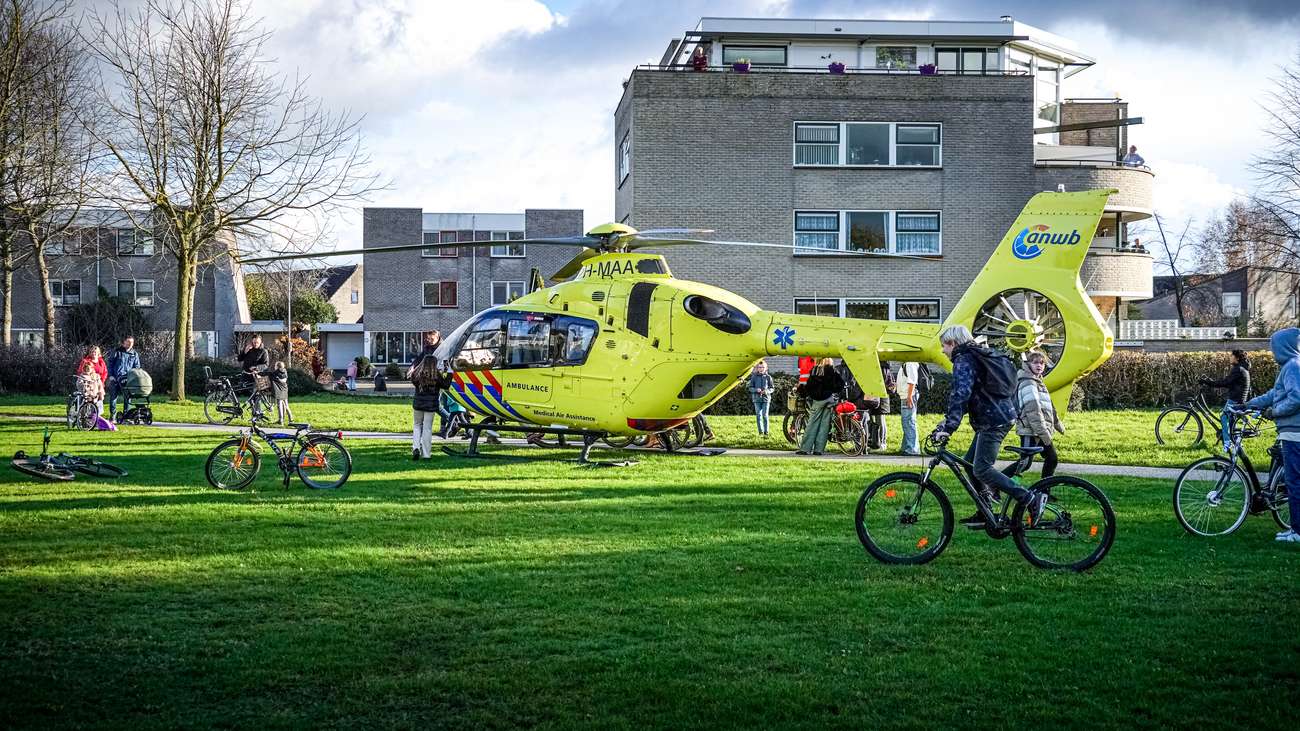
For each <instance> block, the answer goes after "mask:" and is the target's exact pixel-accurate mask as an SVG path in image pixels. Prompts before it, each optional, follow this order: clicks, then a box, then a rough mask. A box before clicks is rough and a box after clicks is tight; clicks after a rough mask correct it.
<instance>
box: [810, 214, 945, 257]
mask: <svg viewBox="0 0 1300 731" xmlns="http://www.w3.org/2000/svg"><path fill="white" fill-rule="evenodd" d="M841 220H842V221H844V225H843V226H840V221H841ZM940 220H941V217H940V215H939V212H938V211H795V212H794V246H795V253H796V254H817V253H819V252H824V251H849V252H860V253H864V254H905V255H912V256H937V255H939V254H942V253H943V233H942V230H941V227H940Z"/></svg>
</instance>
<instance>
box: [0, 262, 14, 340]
mask: <svg viewBox="0 0 1300 731" xmlns="http://www.w3.org/2000/svg"><path fill="white" fill-rule="evenodd" d="M0 269H3V270H4V288H5V294H4V303H3V305H0V319H3V323H0V329H3V330H4V334H3V338H4V346H5V347H6V348H8V347H9V346H11V345H13V344H14V269H13V267H11V266H9V258H8V257H5V260H4V261H3V262H0Z"/></svg>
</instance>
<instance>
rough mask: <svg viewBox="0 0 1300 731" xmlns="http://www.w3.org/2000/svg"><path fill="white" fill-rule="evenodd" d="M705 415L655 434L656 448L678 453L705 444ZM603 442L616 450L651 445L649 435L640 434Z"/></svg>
mask: <svg viewBox="0 0 1300 731" xmlns="http://www.w3.org/2000/svg"><path fill="white" fill-rule="evenodd" d="M703 418H704V415H703V414H698V415H696V416H695V418H693V419H691V420H690V421H687V422H685V423H682V424H679V425H677V426H675V427H673V428H672V429H668V430H666V431H661V432H655V437H656V438H657V443H656V446H658V447H659V448H661V449H663V450H664V451H665V452H676V451H678V450H681V449H694V448H695V447H698V446H700V445H701V444H703V443H704V422H703ZM601 441H603V442H605V444H608V445H609V446H611V447H613V448H615V449H627V448H628V447H644V446H646V445H647V444H649V443H650V435H649V434H640V435H637V436H634V437H628V436H607V437H604V438H603V439H602V440H601Z"/></svg>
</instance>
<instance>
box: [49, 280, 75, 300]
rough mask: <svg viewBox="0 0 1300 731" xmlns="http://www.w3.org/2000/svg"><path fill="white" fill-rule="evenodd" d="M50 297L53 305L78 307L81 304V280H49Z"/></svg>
mask: <svg viewBox="0 0 1300 731" xmlns="http://www.w3.org/2000/svg"><path fill="white" fill-rule="evenodd" d="M50 295H51V297H52V298H53V299H54V304H55V305H79V304H81V280H80V279H64V280H58V279H53V280H50Z"/></svg>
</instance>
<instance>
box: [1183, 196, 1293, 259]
mask: <svg viewBox="0 0 1300 731" xmlns="http://www.w3.org/2000/svg"><path fill="white" fill-rule="evenodd" d="M1277 224H1278V222H1277V220H1276V214H1275V213H1274V212H1273V211H1271V210H1269V209H1268V208H1266V207H1264V206H1261V205H1260V204H1259V203H1257V202H1256V201H1254V200H1249V199H1248V200H1234V201H1232V202H1231V203H1229V204H1228V205H1227V207H1225V208H1224V209H1223V211H1222V212H1221V213H1220V214H1219V215H1218V216H1215V217H1213V218H1211V219H1210V220H1209V221H1208V222H1207V223H1206V224H1205V226H1204V227H1203V228H1202V229H1201V231H1200V233H1199V234H1198V235H1197V236H1196V238H1195V241H1194V244H1193V246H1194V248H1195V253H1196V261H1197V269H1198V270H1199V271H1200V272H1201V273H1204V274H1223V273H1224V272H1228V271H1231V270H1233V269H1239V268H1241V267H1246V266H1254V267H1275V268H1280V269H1295V268H1296V264H1297V251H1296V245H1295V243H1296V242H1295V240H1294V239H1292V238H1290V237H1288V236H1286V235H1285V234H1283V233H1281V232H1280V231H1279V228H1278V225H1277Z"/></svg>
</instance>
